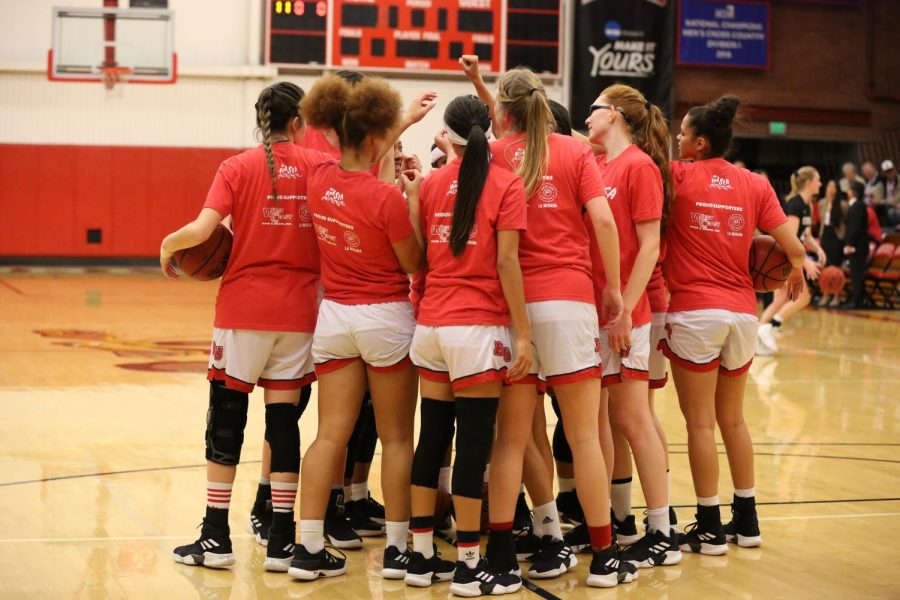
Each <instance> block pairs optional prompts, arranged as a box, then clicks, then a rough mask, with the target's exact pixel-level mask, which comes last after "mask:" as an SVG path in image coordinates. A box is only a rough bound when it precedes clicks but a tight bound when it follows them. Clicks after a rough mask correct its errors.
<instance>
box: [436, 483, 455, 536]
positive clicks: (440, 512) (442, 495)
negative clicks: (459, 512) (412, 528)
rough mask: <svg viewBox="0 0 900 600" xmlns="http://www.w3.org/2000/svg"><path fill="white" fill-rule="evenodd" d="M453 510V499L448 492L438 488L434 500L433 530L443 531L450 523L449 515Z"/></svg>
mask: <svg viewBox="0 0 900 600" xmlns="http://www.w3.org/2000/svg"><path fill="white" fill-rule="evenodd" d="M452 509H453V498H452V496H450V492H448V491H447V490H445V489H444V488H438V491H437V496H436V497H435V499H434V528H435V529H445V528H446V527H447V525H448V524H449V522H450V514H451V511H452Z"/></svg>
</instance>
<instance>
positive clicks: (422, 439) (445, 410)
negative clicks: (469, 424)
mask: <svg viewBox="0 0 900 600" xmlns="http://www.w3.org/2000/svg"><path fill="white" fill-rule="evenodd" d="M453 404H454V403H453V402H442V401H440V400H432V399H431V398H422V414H421V426H420V428H419V443H418V444H416V452H415V454H414V455H413V463H412V475H411V477H410V481H411V483H412V484H413V485H418V486H421V487H427V488H432V489H435V488H437V486H438V478H439V476H440V473H441V465H442V464H443V462H444V455H445V454H447V449H448V448H450V441H451V440H452V439H453V420H454V419H455V418H456V412H455V408H454V406H453ZM480 494H481V492H480V491H479V497H481V496H480Z"/></svg>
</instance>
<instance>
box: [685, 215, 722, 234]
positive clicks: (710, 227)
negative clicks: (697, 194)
mask: <svg viewBox="0 0 900 600" xmlns="http://www.w3.org/2000/svg"><path fill="white" fill-rule="evenodd" d="M721 226H722V223H721V222H720V221H719V220H717V219H716V216H715V215H709V214H706V213H701V212H692V213H691V229H696V230H698V231H710V232H712V233H719V230H720V228H721Z"/></svg>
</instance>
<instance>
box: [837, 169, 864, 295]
mask: <svg viewBox="0 0 900 600" xmlns="http://www.w3.org/2000/svg"><path fill="white" fill-rule="evenodd" d="M847 197H848V198H849V199H850V208H849V209H848V210H847V214H846V215H845V217H844V222H845V224H846V233H845V234H844V254H845V255H846V256H848V257H849V258H850V285H851V288H852V290H851V292H850V299H849V300H848V302H847V303H846V304H844V306H843V308H862V306H863V296H864V294H865V284H866V260H867V259H868V258H869V235H868V225H869V214H868V211H867V210H866V203H865V201H864V200H863V198H864V197H865V188H864V187H863V185H862V184H861V183H859V182H856V181H853V182H851V183H850V186H849V189H848V190H847Z"/></svg>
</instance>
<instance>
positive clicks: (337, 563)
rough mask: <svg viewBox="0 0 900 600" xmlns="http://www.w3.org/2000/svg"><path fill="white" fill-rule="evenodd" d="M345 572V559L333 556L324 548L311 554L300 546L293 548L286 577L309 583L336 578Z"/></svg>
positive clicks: (342, 556)
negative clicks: (320, 578) (321, 578)
mask: <svg viewBox="0 0 900 600" xmlns="http://www.w3.org/2000/svg"><path fill="white" fill-rule="evenodd" d="M346 572H347V557H345V556H344V555H341V556H335V555H334V554H332V553H330V552H328V550H326V549H325V548H322V549H321V550H320V551H318V552H316V553H315V554H312V553H310V552H307V550H306V548H305V547H304V546H303V545H302V544H298V545H297V546H296V547H295V548H294V557H293V559H292V560H291V566H290V567H289V568H288V572H287V573H288V575H290V576H291V577H293V578H294V579H303V580H306V581H311V580H313V579H318V578H319V577H336V576H338V575H343V574H344V573H346Z"/></svg>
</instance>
